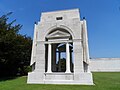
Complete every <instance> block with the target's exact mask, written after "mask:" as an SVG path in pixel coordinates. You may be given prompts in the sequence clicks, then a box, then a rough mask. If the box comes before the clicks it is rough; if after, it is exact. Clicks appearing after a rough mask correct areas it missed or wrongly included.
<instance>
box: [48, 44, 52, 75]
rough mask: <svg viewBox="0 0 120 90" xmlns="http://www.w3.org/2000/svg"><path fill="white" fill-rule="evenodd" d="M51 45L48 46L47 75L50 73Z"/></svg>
mask: <svg viewBox="0 0 120 90" xmlns="http://www.w3.org/2000/svg"><path fill="white" fill-rule="evenodd" d="M51 55H52V54H51V44H48V65H47V73H52V71H51Z"/></svg>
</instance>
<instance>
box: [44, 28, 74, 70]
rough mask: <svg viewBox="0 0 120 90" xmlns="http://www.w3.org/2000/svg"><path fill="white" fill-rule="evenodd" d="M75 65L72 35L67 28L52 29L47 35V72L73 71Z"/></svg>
mask: <svg viewBox="0 0 120 90" xmlns="http://www.w3.org/2000/svg"><path fill="white" fill-rule="evenodd" d="M49 50H50V51H49ZM49 55H50V56H49ZM73 66H74V61H73V42H72V35H71V34H70V33H69V32H68V31H67V30H65V29H60V28H57V29H55V30H52V31H51V32H49V33H48V35H47V36H46V45H45V72H48V71H50V72H73V70H74V69H73ZM49 68H50V69H49Z"/></svg>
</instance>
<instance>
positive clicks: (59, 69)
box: [58, 51, 61, 71]
mask: <svg viewBox="0 0 120 90" xmlns="http://www.w3.org/2000/svg"><path fill="white" fill-rule="evenodd" d="M60 57H61V53H60V51H59V58H58V60H59V65H58V66H59V67H58V71H61V62H60Z"/></svg>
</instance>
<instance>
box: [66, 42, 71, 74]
mask: <svg viewBox="0 0 120 90" xmlns="http://www.w3.org/2000/svg"><path fill="white" fill-rule="evenodd" d="M65 73H71V72H70V50H69V43H66V72H65Z"/></svg>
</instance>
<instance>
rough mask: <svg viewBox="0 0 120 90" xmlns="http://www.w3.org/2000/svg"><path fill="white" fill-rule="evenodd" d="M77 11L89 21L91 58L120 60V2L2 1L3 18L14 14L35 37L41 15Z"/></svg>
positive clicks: (24, 29)
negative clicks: (76, 9) (34, 31)
mask: <svg viewBox="0 0 120 90" xmlns="http://www.w3.org/2000/svg"><path fill="white" fill-rule="evenodd" d="M74 8H79V9H80V14H81V18H82V17H86V20H87V26H88V37H89V48H90V57H92V58H97V57H120V0H0V16H1V15H3V14H6V13H8V12H11V11H12V12H13V14H12V15H11V16H10V19H9V21H12V20H14V19H17V21H16V24H22V25H23V27H22V29H21V30H20V33H21V34H26V35H28V36H31V37H33V30H34V22H37V21H39V19H40V13H41V12H48V11H55V10H64V9H74Z"/></svg>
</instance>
